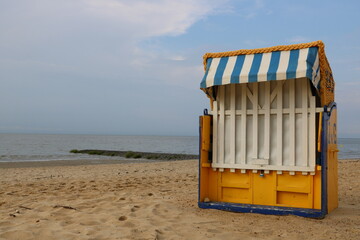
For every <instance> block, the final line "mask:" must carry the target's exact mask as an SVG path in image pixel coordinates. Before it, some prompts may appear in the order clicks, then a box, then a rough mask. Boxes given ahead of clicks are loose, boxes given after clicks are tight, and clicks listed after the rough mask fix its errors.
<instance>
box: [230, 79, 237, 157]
mask: <svg viewBox="0 0 360 240" xmlns="http://www.w3.org/2000/svg"><path fill="white" fill-rule="evenodd" d="M230 94H231V96H230V111H231V114H230V163H235V162H236V161H235V156H236V134H235V133H236V98H235V97H236V86H235V84H231V85H230Z"/></svg>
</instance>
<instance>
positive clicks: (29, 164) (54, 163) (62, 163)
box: [0, 158, 188, 169]
mask: <svg viewBox="0 0 360 240" xmlns="http://www.w3.org/2000/svg"><path fill="white" fill-rule="evenodd" d="M186 160H188V159H186ZM186 160H185V159H184V160H160V159H157V160H148V159H142V158H140V159H82V160H45V161H23V162H0V169H4V168H38V167H66V166H85V165H109V164H132V163H150V162H154V163H155V162H171V161H186Z"/></svg>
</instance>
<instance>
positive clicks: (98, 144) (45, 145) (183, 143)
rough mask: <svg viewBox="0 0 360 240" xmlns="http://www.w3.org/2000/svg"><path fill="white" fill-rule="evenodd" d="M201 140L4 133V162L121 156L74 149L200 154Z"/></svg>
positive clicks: (0, 149)
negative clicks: (77, 152) (75, 151)
mask: <svg viewBox="0 0 360 240" xmlns="http://www.w3.org/2000/svg"><path fill="white" fill-rule="evenodd" d="M198 141H199V140H198V137H179V136H175V137H167V136H112V135H107V136H102V135H51V134H0V162H12V161H45V160H78V159H109V158H120V157H109V156H94V155H87V154H73V153H69V151H70V150H72V149H78V150H80V149H101V150H116V151H140V152H158V153H182V154H198V145H199V142H198Z"/></svg>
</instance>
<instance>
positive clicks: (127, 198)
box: [0, 160, 360, 239]
mask: <svg viewBox="0 0 360 240" xmlns="http://www.w3.org/2000/svg"><path fill="white" fill-rule="evenodd" d="M97 161H98V160H97ZM101 161H103V160H101ZM69 163H70V161H61V162H58V163H56V164H53V165H48V164H49V163H46V162H37V163H32V165H31V166H28V165H21V164H20V165H19V164H18V165H16V166H15V165H11V164H8V165H6V164H0V216H1V217H0V239H359V236H360V225H359V222H360V180H359V175H360V161H353V160H341V161H339V203H340V206H339V208H338V209H336V210H335V211H333V212H332V213H330V214H329V215H328V216H326V218H325V219H323V220H316V219H307V218H302V217H296V216H271V215H260V214H244V213H232V212H224V211H218V210H204V209H199V208H198V207H197V174H198V169H197V161H196V160H186V161H173V162H153V161H151V162H150V163H147V162H146V163H123V164H113V163H111V162H107V164H97V163H95V164H94V163H93V162H87V163H86V161H85V162H83V163H80V162H79V164H77V165H76V166H69ZM103 163H104V162H103Z"/></svg>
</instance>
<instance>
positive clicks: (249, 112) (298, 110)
mask: <svg viewBox="0 0 360 240" xmlns="http://www.w3.org/2000/svg"><path fill="white" fill-rule="evenodd" d="M323 111H324V109H323V108H315V112H317V113H319V112H323ZM307 112H308V113H310V112H311V110H310V108H309V109H307ZM210 113H212V111H211V112H210ZM235 113H236V115H241V114H242V111H241V110H236V112H235ZM277 113H278V110H277V109H270V114H277ZM282 113H283V114H289V113H290V109H289V108H283V109H282ZM295 113H303V109H302V108H295ZM246 114H247V115H252V114H254V111H253V110H252V109H248V110H246ZM258 114H265V109H258ZM230 115H231V111H230V110H225V116H230Z"/></svg>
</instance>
